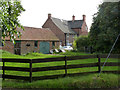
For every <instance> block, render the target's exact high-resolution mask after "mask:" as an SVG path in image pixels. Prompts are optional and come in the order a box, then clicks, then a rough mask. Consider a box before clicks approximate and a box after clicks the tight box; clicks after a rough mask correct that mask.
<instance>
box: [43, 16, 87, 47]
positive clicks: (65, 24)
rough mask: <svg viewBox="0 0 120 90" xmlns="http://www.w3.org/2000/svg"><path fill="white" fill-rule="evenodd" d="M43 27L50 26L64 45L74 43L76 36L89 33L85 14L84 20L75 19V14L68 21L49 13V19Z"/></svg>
mask: <svg viewBox="0 0 120 90" xmlns="http://www.w3.org/2000/svg"><path fill="white" fill-rule="evenodd" d="M42 28H50V29H51V30H52V32H53V33H54V34H55V35H56V36H57V37H58V38H59V39H60V42H61V45H62V46H64V45H65V46H66V45H69V44H72V42H73V41H74V37H75V36H80V35H88V27H87V24H86V16H85V15H83V20H75V16H74V15H73V16H72V20H70V21H67V20H61V19H58V18H54V17H52V16H51V14H48V19H47V20H46V22H45V23H44V24H43V26H42Z"/></svg>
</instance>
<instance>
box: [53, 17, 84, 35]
mask: <svg viewBox="0 0 120 90" xmlns="http://www.w3.org/2000/svg"><path fill="white" fill-rule="evenodd" d="M51 19H52V21H53V22H54V23H55V24H56V26H57V27H58V28H59V29H61V30H62V31H63V32H64V33H70V34H76V33H75V32H74V31H73V30H72V29H73V28H81V27H82V24H83V20H74V21H66V20H62V19H58V18H53V17H51Z"/></svg>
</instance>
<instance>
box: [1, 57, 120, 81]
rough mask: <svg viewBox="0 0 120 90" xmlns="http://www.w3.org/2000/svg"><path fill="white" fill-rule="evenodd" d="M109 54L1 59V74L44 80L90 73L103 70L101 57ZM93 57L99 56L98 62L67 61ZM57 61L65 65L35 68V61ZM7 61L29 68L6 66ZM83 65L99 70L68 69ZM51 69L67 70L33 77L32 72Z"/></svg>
mask: <svg viewBox="0 0 120 90" xmlns="http://www.w3.org/2000/svg"><path fill="white" fill-rule="evenodd" d="M106 57H107V55H83V56H69V57H68V56H65V57H57V58H45V59H8V58H6V59H1V61H0V62H3V66H0V68H2V70H3V74H2V75H1V76H2V78H3V80H5V79H18V80H19V79H20V80H27V81H30V82H32V81H33V80H44V79H55V78H58V77H65V76H74V75H80V74H89V73H99V72H100V71H101V65H103V62H101V60H100V59H101V58H106ZM90 58H91V59H93V58H98V62H97V63H87V64H75V65H67V61H70V60H84V59H90ZM110 58H116V59H117V58H120V55H111V56H110ZM57 61H65V65H61V66H50V67H39V68H33V67H32V64H33V63H42V62H57ZM6 62H17V63H29V68H24V67H10V66H5V63H6ZM105 66H120V62H107V63H106V65H105ZM83 67H98V70H97V71H91V72H81V73H71V74H70V73H67V70H68V69H73V68H83ZM5 70H11V71H23V72H29V76H15V75H6V74H5ZM50 70H65V73H64V74H59V75H46V76H39V77H33V76H32V72H40V71H50ZM102 72H103V73H104V72H106V73H120V71H119V70H116V71H115V70H114V71H102Z"/></svg>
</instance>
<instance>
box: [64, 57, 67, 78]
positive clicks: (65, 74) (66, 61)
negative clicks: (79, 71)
mask: <svg viewBox="0 0 120 90" xmlns="http://www.w3.org/2000/svg"><path fill="white" fill-rule="evenodd" d="M64 59H65V76H67V57H66V56H65V58H64Z"/></svg>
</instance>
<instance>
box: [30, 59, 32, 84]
mask: <svg viewBox="0 0 120 90" xmlns="http://www.w3.org/2000/svg"><path fill="white" fill-rule="evenodd" d="M30 82H32V59H30Z"/></svg>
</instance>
